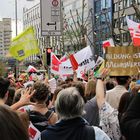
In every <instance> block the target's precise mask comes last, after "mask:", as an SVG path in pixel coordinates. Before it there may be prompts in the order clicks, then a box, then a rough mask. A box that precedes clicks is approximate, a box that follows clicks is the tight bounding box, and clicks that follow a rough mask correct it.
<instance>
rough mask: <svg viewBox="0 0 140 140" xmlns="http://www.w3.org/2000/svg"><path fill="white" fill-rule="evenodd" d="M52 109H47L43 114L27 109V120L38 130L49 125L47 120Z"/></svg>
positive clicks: (50, 115)
mask: <svg viewBox="0 0 140 140" xmlns="http://www.w3.org/2000/svg"><path fill="white" fill-rule="evenodd" d="M53 113H54V112H53V111H51V110H48V111H47V112H46V114H45V115H43V114H41V113H40V112H37V111H29V112H28V114H29V120H30V121H31V122H32V124H33V125H34V126H35V127H36V128H37V129H38V130H39V131H40V132H42V131H43V130H45V129H46V127H47V126H48V125H49V124H48V121H49V119H50V118H51V117H52V115H53Z"/></svg>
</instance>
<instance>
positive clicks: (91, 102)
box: [0, 69, 140, 140]
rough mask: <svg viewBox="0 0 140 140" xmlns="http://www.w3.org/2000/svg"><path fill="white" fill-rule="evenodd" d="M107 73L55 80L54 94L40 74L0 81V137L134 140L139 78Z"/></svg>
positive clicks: (139, 121) (139, 125) (139, 122)
mask: <svg viewBox="0 0 140 140" xmlns="http://www.w3.org/2000/svg"><path fill="white" fill-rule="evenodd" d="M108 73H109V71H108V69H104V71H103V72H102V73H101V74H100V76H99V77H94V75H90V76H89V77H88V78H86V79H78V78H77V76H76V72H74V75H72V76H70V77H67V78H66V79H65V80H63V79H62V78H59V77H58V76H57V78H56V81H57V82H56V84H57V85H56V88H55V90H54V92H51V90H50V86H49V82H48V81H49V79H48V78H47V77H45V76H44V78H43V79H42V80H39V79H37V78H36V79H30V78H29V77H28V74H21V75H22V76H21V75H20V76H19V77H18V78H17V79H15V77H14V76H13V75H11V74H10V75H9V76H8V77H5V78H4V77H0V124H1V127H0V139H2V140H18V139H20V140H91V139H92V140H139V139H140V138H139V137H140V133H139V130H140V107H139V102H140V93H139V92H140V83H139V81H140V79H139V75H136V76H114V77H110V76H109V75H108ZM53 78H55V77H53ZM27 83H28V84H27Z"/></svg>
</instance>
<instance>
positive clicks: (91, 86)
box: [85, 80, 96, 100]
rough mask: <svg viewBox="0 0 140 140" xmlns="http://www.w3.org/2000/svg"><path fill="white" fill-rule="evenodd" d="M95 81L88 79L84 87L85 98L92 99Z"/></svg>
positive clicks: (94, 93)
mask: <svg viewBox="0 0 140 140" xmlns="http://www.w3.org/2000/svg"><path fill="white" fill-rule="evenodd" d="M95 90H96V81H94V80H89V81H88V82H87V84H86V87H85V98H86V99H87V100H90V99H92V98H93V97H94V96H95V95H96V92H95Z"/></svg>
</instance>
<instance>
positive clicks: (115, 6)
mask: <svg viewBox="0 0 140 140" xmlns="http://www.w3.org/2000/svg"><path fill="white" fill-rule="evenodd" d="M117 11H118V3H114V12H117Z"/></svg>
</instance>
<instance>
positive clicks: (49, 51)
mask: <svg viewBox="0 0 140 140" xmlns="http://www.w3.org/2000/svg"><path fill="white" fill-rule="evenodd" d="M51 52H52V48H47V49H46V55H47V65H48V66H50V63H51Z"/></svg>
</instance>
